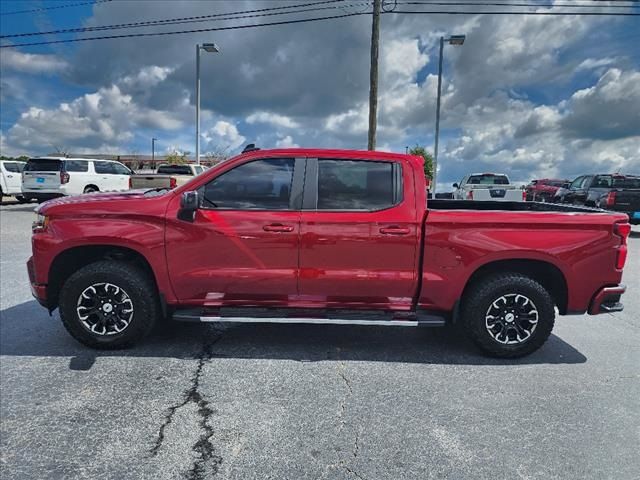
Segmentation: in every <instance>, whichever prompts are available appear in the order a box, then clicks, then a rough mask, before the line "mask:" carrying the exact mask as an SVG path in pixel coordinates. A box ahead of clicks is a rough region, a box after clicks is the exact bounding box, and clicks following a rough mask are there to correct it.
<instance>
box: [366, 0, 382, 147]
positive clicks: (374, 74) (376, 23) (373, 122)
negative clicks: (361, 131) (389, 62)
mask: <svg viewBox="0 0 640 480" xmlns="http://www.w3.org/2000/svg"><path fill="white" fill-rule="evenodd" d="M380 2H381V0H373V21H372V23H371V70H370V72H369V138H368V142H367V149H368V150H375V149H376V128H377V124H378V50H379V41H380Z"/></svg>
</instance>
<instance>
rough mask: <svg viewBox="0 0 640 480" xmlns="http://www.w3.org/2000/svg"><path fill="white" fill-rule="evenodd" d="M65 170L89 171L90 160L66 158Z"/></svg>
mask: <svg viewBox="0 0 640 480" xmlns="http://www.w3.org/2000/svg"><path fill="white" fill-rule="evenodd" d="M64 170H65V171H66V172H88V171H89V162H87V161H86V160H65V161H64Z"/></svg>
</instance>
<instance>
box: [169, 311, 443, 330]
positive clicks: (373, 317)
mask: <svg viewBox="0 0 640 480" xmlns="http://www.w3.org/2000/svg"><path fill="white" fill-rule="evenodd" d="M222 310H224V312H222ZM249 310H251V309H246V308H242V309H240V308H238V309H235V308H224V309H219V311H216V312H206V311H203V310H201V309H191V310H178V311H176V312H175V313H174V314H173V319H174V320H178V321H181V322H203V323H204V322H222V323H285V324H286V323H291V324H294V323H300V324H311V325H373V326H384V327H418V326H426V327H441V326H444V325H445V323H446V320H445V318H444V317H442V316H439V315H432V314H426V313H419V314H418V315H416V314H410V315H404V316H401V317H399V318H394V314H393V313H391V312H389V313H386V312H384V313H382V314H381V312H375V313H372V314H370V315H367V314H366V313H363V312H358V311H344V310H342V311H340V313H342V314H343V315H336V313H337V312H335V311H331V312H330V311H324V310H322V311H318V312H313V314H312V315H309V316H302V315H296V313H297V312H295V311H283V310H286V309H277V310H276V311H274V312H272V313H271V314H270V315H269V314H268V313H267V312H265V309H256V312H255V314H252V313H249V312H248V311H249Z"/></svg>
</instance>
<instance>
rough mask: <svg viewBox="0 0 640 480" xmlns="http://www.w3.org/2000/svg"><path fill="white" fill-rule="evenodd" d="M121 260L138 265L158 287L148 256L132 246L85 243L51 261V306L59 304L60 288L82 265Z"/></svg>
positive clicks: (49, 292) (49, 289)
mask: <svg viewBox="0 0 640 480" xmlns="http://www.w3.org/2000/svg"><path fill="white" fill-rule="evenodd" d="M109 259H112V260H120V261H126V262H128V263H131V264H134V265H136V266H138V267H139V268H140V269H141V270H142V271H144V272H145V274H147V275H148V276H149V278H150V279H151V280H152V281H153V284H154V286H155V288H156V291H157V292H159V289H158V280H157V278H156V274H155V272H154V271H153V268H152V267H151V263H150V262H149V261H148V260H147V258H146V257H145V256H144V255H143V254H141V253H140V252H138V251H137V250H134V249H132V248H128V247H123V246H118V245H83V246H76V247H70V248H68V249H66V250H63V251H62V252H60V253H59V254H58V255H57V256H56V257H55V258H54V259H53V262H51V266H50V267H49V275H48V279H49V281H48V284H47V298H48V299H49V303H50V308H51V309H55V308H56V307H57V306H58V300H59V296H60V290H61V289H62V286H63V285H64V283H65V282H66V280H67V279H68V278H69V277H70V276H71V275H73V273H75V272H77V271H78V270H79V269H81V268H82V267H84V266H86V265H89V264H91V263H94V262H97V261H99V260H109Z"/></svg>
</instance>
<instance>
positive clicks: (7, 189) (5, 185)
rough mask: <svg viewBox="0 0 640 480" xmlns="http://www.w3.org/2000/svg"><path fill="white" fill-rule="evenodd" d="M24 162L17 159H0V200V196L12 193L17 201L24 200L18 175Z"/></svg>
mask: <svg viewBox="0 0 640 480" xmlns="http://www.w3.org/2000/svg"><path fill="white" fill-rule="evenodd" d="M24 166H25V163H24V162H20V161H17V160H0V201H2V197H4V196H9V195H13V196H15V197H16V199H17V200H18V201H19V202H21V203H22V202H24V201H25V199H24V197H23V196H22V182H21V181H20V177H21V175H22V170H24Z"/></svg>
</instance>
